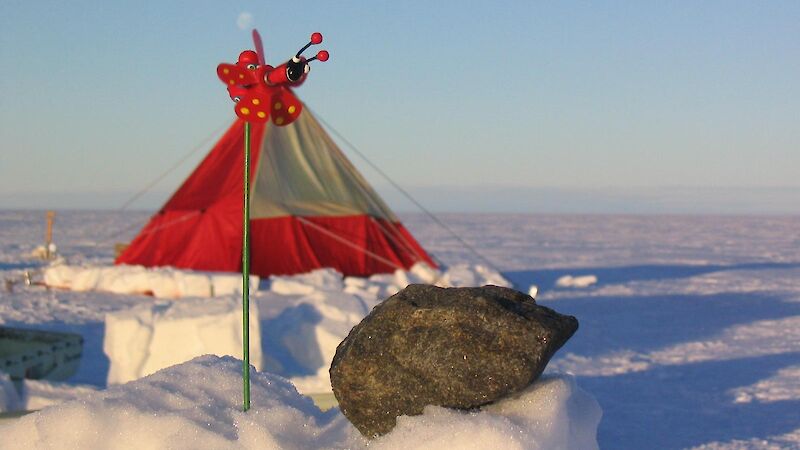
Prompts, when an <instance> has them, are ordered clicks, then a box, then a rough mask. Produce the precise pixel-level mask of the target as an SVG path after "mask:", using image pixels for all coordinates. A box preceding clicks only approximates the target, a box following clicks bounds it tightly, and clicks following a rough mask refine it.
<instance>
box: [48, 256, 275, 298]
mask: <svg viewBox="0 0 800 450" xmlns="http://www.w3.org/2000/svg"><path fill="white" fill-rule="evenodd" d="M258 281H259V279H258V276H255V275H252V276H251V277H250V286H252V288H251V289H257V288H258ZM44 283H45V284H46V285H47V286H51V287H55V288H61V289H69V290H72V291H78V292H85V291H104V292H112V293H115V294H142V295H152V296H154V297H157V298H181V297H215V296H227V295H232V294H241V293H242V276H241V275H240V274H236V273H217V272H196V271H191V270H179V269H174V268H170V267H157V268H146V267H142V266H124V265H123V266H103V267H83V266H69V265H64V264H58V265H52V266H49V267H47V268H46V269H45V270H44Z"/></svg>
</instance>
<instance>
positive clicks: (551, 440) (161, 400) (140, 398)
mask: <svg viewBox="0 0 800 450" xmlns="http://www.w3.org/2000/svg"><path fill="white" fill-rule="evenodd" d="M251 381H252V389H251V400H252V403H251V405H252V408H251V410H250V411H248V412H247V413H244V412H241V410H240V409H241V404H240V401H241V387H242V386H241V361H238V360H236V359H233V358H230V357H224V358H219V357H215V356H203V357H200V358H196V359H194V360H192V361H190V362H187V363H184V364H181V365H178V366H173V367H170V368H168V369H165V370H162V371H160V372H157V373H155V374H153V375H151V376H148V377H146V378H142V379H140V380H137V381H133V382H130V383H128V384H125V385H120V386H114V387H111V388H109V389H108V390H106V391H101V392H97V393H94V394H90V395H88V396H87V397H85V398H84V399H83V400H82V401H73V402H68V403H63V404H61V405H57V406H53V407H50V408H46V409H44V410H41V411H39V412H36V413H33V414H30V415H28V416H25V417H23V418H21V419H19V420H15V421H13V422H10V423H9V424H8V425H0V434H1V435H2V436H3V442H4V443H8V444H9V446H10V448H51V447H55V448H81V449H88V450H91V449H109V450H114V449H129V448H136V449H142V450H145V449H162V448H171V449H198V450H202V449H219V448H231V449H265V448H270V449H278V448H280V449H314V448H353V449H365V448H367V447H369V448H378V449H395V448H397V449H400V448H402V449H407V448H431V449H433V448H464V449H469V448H512V449H513V448H520V449H522V448H527V449H549V448H581V449H592V448H597V442H596V432H597V425H598V422H599V420H600V416H601V411H600V407H599V406H598V404H597V402H596V401H595V400H594V399H593V398H592V397H591V396H589V395H588V394H586V393H585V392H584V391H582V390H581V389H580V388H578V387H577V386H576V384H575V382H574V380H573V379H572V378H571V377H567V376H550V377H545V378H543V379H542V380H540V381H539V382H537V383H535V384H534V385H532V386H531V387H530V388H528V390H526V391H524V392H522V393H521V394H520V395H519V396H518V397H515V398H510V399H506V400H504V401H502V402H500V403H498V404H496V405H493V406H491V407H488V408H485V409H484V410H483V411H480V412H471V413H465V412H458V411H451V410H446V409H443V408H436V407H429V408H428V409H426V411H425V414H424V415H422V416H416V417H401V418H399V419H398V426H397V427H396V428H395V430H394V431H392V432H391V433H389V434H387V435H385V436H383V437H382V438H380V439H377V440H375V441H373V442H371V443H368V442H367V441H366V440H365V439H364V438H362V437H361V435H360V434H359V433H358V432H357V431H356V430H355V428H354V427H353V426H352V425H350V423H349V422H348V421H347V420H346V419H345V418H344V416H342V415H341V413H340V412H339V411H338V409H336V408H334V409H333V410H331V411H329V412H326V413H323V412H321V411H320V410H319V409H318V408H317V407H316V406H314V404H313V402H312V401H311V400H310V399H309V398H307V397H302V396H301V395H299V394H298V393H297V391H295V389H294V387H293V386H292V385H291V384H290V383H289V382H288V381H286V380H284V379H282V378H280V377H278V376H275V375H272V374H267V373H259V372H255V371H252V370H251ZM368 444H369V445H368Z"/></svg>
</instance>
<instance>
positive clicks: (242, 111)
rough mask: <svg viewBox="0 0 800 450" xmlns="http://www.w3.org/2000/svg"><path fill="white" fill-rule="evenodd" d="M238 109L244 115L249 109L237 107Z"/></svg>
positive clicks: (248, 112)
mask: <svg viewBox="0 0 800 450" xmlns="http://www.w3.org/2000/svg"><path fill="white" fill-rule="evenodd" d="M239 111H240V112H241V113H242V114H244V115H245V116H246V115H248V114H250V110H249V109H248V108H239Z"/></svg>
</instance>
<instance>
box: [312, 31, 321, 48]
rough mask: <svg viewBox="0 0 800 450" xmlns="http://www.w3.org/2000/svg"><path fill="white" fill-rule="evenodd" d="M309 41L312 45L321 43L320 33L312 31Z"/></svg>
mask: <svg viewBox="0 0 800 450" xmlns="http://www.w3.org/2000/svg"><path fill="white" fill-rule="evenodd" d="M311 43H312V44H314V45H316V44H319V43H322V33H312V34H311Z"/></svg>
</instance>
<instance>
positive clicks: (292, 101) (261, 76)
mask: <svg viewBox="0 0 800 450" xmlns="http://www.w3.org/2000/svg"><path fill="white" fill-rule="evenodd" d="M253 39H254V41H255V42H256V48H257V49H259V51H260V37H259V36H258V32H257V31H255V30H253ZM320 43H322V34H321V33H313V34H312V35H311V41H310V42H309V43H308V44H306V45H305V46H304V47H303V48H301V49H300V51H299V52H297V54H296V55H295V56H293V57H292V58H291V59H290V60H289V61H286V62H285V63H283V64H281V65H279V66H277V67H273V66H270V65H268V64H265V63H264V60H263V53H256V52H254V51H253V50H245V51H243V52H242V53H241V54H240V55H239V60H238V61H237V62H236V64H225V63H223V64H220V65H219V66H218V67H217V75H218V76H219V78H220V80H222V82H223V83H225V84H226V85H227V86H228V93H229V94H230V96H231V99H232V100H233V101H234V102H236V106H235V107H234V111H235V112H236V115H237V116H239V117H240V118H241V119H243V120H245V121H247V122H250V123H253V122H255V123H263V122H266V121H267V120H269V117H270V116H271V117H272V122H273V123H274V124H275V125H278V126H284V125H288V124H290V123H292V122H294V120H295V119H297V117H298V116H299V115H300V111H301V110H302V109H303V105H302V103H301V102H300V100H298V99H297V97H295V96H294V94H293V93H292V91H291V89H290V88H292V87H298V86H300V85H301V84H303V82H304V81H305V79H306V77H307V76H308V72H309V71H310V70H311V65H310V64H309V63H310V62H311V61H314V60H319V61H327V60H328V56H329V55H328V52H327V51H325V50H320V51H319V52H318V53H317V54H316V55H315V56H313V57H311V58H309V59H306V57H305V56H303V55H302V54H303V52H304V51H305V50H306V49H308V48H309V47H311V46H312V45H316V44H320Z"/></svg>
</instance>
